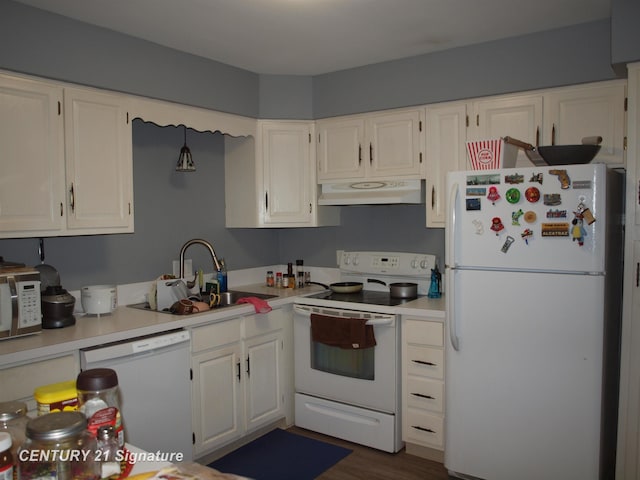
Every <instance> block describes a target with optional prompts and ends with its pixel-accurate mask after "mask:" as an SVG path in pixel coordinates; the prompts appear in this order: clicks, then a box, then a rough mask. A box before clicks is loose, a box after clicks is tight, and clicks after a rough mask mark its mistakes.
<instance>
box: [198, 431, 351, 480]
mask: <svg viewBox="0 0 640 480" xmlns="http://www.w3.org/2000/svg"><path fill="white" fill-rule="evenodd" d="M351 452H352V450H349V449H348V448H343V447H338V446H336V445H332V444H330V443H325V442H321V441H319V440H315V439H313V438H308V437H303V436H301V435H296V434H295V433H289V432H286V431H284V430H281V429H279V428H278V429H275V430H273V431H271V432H269V433H267V434H266V435H263V436H262V437H260V438H257V439H256V440H254V441H253V442H251V443H248V444H247V445H244V446H242V447H240V448H239V449H237V450H234V451H233V452H231V453H229V454H227V455H225V456H224V457H222V458H219V459H218V460H216V461H215V462H212V463H210V464H209V466H210V467H211V468H215V469H216V470H218V471H220V472H224V473H234V474H236V475H241V476H244V477H249V478H253V479H255V480H313V479H314V478H316V477H317V476H319V475H320V474H321V473H322V472H324V471H325V470H327V469H328V468H330V467H331V466H333V465H335V464H336V463H338V462H339V461H340V460H342V459H343V458H344V457H346V456H347V455H349V454H350V453H351Z"/></svg>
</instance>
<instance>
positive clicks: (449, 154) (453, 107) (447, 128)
mask: <svg viewBox="0 0 640 480" xmlns="http://www.w3.org/2000/svg"><path fill="white" fill-rule="evenodd" d="M466 119H467V104H466V103H464V102H453V103H443V104H438V105H429V106H427V112H426V136H427V144H426V162H425V167H426V190H425V191H426V196H427V198H426V214H427V227H444V224H445V208H446V180H447V172H451V171H456V170H465V169H466V165H467V150H466V139H467V128H466Z"/></svg>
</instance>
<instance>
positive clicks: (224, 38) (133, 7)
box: [17, 0, 611, 75]
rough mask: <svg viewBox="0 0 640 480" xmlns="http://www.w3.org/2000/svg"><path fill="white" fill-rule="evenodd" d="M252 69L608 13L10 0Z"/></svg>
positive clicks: (588, 9) (326, 63)
mask: <svg viewBox="0 0 640 480" xmlns="http://www.w3.org/2000/svg"><path fill="white" fill-rule="evenodd" d="M17 1H19V2H20V3H23V4H26V5H30V6H33V7H37V8H41V9H44V10H48V11H51V12H54V13H58V14H60V15H64V16H67V17H71V18H74V19H76V20H80V21H83V22H86V23H90V24H94V25H98V26H101V27H104V28H108V29H111V30H115V31H117V32H120V33H124V34H127V35H132V36H134V37H138V38H141V39H144V40H148V41H151V42H154V43H157V44H160V45H163V46H166V47H171V48H174V49H176V50H180V51H183V52H188V53H192V54H194V55H198V56H201V57H205V58H209V59H212V60H216V61H219V62H222V63H226V64H228V65H233V66H235V67H239V68H242V69H246V70H249V71H252V72H255V73H261V74H280V75H318V74H323V73H329V72H334V71H338V70H344V69H348V68H353V67H359V66H363V65H369V64H373V63H379V62H384V61H388V60H395V59H399V58H405V57H411V56H414V55H420V54H425V53H430V52H435V51H440V50H446V49H450V48H455V47H461V46H465V45H472V44H476V43H482V42H487V41H491V40H498V39H503V38H508V37H513V36H518V35H524V34H528V33H535V32H540V31H544V30H550V29H555V28H561V27H566V26H569V25H576V24H580V23H586V22H591V21H596V20H601V19H606V18H609V17H610V9H611V0H535V1H533V0H527V1H525V0H17Z"/></svg>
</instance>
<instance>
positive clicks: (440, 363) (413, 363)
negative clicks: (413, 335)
mask: <svg viewBox="0 0 640 480" xmlns="http://www.w3.org/2000/svg"><path fill="white" fill-rule="evenodd" d="M405 348H406V365H405V368H406V371H407V374H409V375H418V376H422V377H431V378H437V379H440V380H442V379H443V378H444V350H442V349H439V348H428V347H420V346H417V345H405Z"/></svg>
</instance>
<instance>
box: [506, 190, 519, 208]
mask: <svg viewBox="0 0 640 480" xmlns="http://www.w3.org/2000/svg"><path fill="white" fill-rule="evenodd" d="M505 198H506V199H507V202H509V203H512V204H513V203H518V202H519V201H520V190H518V189H517V188H510V189H509V190H507V193H506V194H505Z"/></svg>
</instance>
